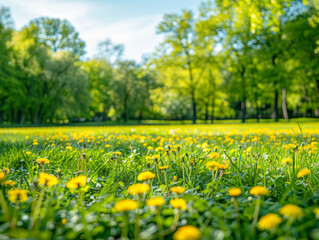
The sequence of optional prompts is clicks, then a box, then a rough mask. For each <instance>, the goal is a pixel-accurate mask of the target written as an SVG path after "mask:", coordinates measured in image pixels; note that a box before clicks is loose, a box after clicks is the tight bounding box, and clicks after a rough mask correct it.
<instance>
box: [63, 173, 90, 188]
mask: <svg viewBox="0 0 319 240" xmlns="http://www.w3.org/2000/svg"><path fill="white" fill-rule="evenodd" d="M86 179H87V178H86V176H83V175H80V176H77V177H75V178H72V179H71V180H70V181H68V182H67V183H66V187H67V188H70V189H74V188H80V187H83V186H84V185H85V183H86Z"/></svg>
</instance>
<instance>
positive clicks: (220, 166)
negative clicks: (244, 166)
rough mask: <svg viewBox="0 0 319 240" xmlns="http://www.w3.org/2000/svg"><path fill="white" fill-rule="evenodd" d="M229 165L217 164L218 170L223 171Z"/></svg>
mask: <svg viewBox="0 0 319 240" xmlns="http://www.w3.org/2000/svg"><path fill="white" fill-rule="evenodd" d="M228 167H229V165H228V164H219V165H218V169H222V170H225V169H226V168H228Z"/></svg>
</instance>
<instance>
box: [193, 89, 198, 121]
mask: <svg viewBox="0 0 319 240" xmlns="http://www.w3.org/2000/svg"><path fill="white" fill-rule="evenodd" d="M192 106H193V124H195V123H196V115H197V111H196V101H195V94H194V93H193V94H192Z"/></svg>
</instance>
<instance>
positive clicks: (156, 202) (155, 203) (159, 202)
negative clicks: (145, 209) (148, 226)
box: [146, 197, 165, 206]
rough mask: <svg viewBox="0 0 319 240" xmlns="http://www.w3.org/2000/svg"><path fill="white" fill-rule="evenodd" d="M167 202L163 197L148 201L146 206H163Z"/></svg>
mask: <svg viewBox="0 0 319 240" xmlns="http://www.w3.org/2000/svg"><path fill="white" fill-rule="evenodd" d="M164 202H165V199H164V198H163V197H155V198H151V199H148V200H146V205H147V206H161V205H163V204H164Z"/></svg>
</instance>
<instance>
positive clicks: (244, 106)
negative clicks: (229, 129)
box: [241, 97, 246, 123]
mask: <svg viewBox="0 0 319 240" xmlns="http://www.w3.org/2000/svg"><path fill="white" fill-rule="evenodd" d="M245 120H246V98H245V97H244V99H243V101H242V102H241V122H242V123H244V122H245Z"/></svg>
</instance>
